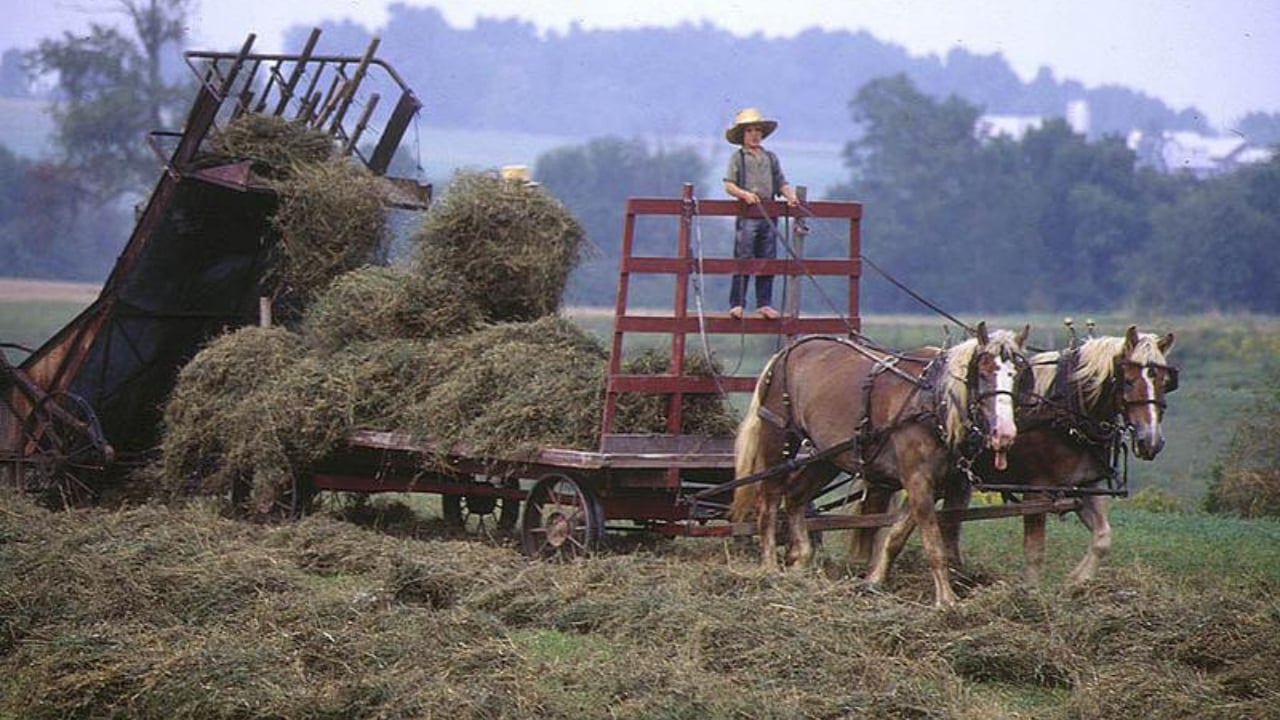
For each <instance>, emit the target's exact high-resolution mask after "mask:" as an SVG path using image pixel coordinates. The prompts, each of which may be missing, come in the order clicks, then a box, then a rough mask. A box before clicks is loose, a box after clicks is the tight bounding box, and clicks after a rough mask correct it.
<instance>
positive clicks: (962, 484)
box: [939, 478, 973, 570]
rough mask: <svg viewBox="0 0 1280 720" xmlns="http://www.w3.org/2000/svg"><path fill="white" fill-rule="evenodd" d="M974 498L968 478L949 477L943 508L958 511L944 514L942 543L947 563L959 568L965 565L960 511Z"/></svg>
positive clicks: (943, 498)
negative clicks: (962, 551)
mask: <svg viewBox="0 0 1280 720" xmlns="http://www.w3.org/2000/svg"><path fill="white" fill-rule="evenodd" d="M972 499H973V489H972V488H971V487H970V486H969V482H968V481H967V480H965V479H963V478H948V479H947V486H946V488H945V490H944V491H943V496H942V509H944V510H953V511H956V512H954V513H948V514H946V515H944V516H943V519H942V520H940V521H939V522H940V524H941V526H942V543H943V547H944V548H945V551H946V556H947V564H948V565H949V566H950V567H952V568H955V569H957V570H959V569H960V568H962V567H964V558H963V557H962V556H961V555H960V525H961V518H960V516H959V514H958V512H959V511H960V510H963V509H965V508H967V507H969V501H970V500H972Z"/></svg>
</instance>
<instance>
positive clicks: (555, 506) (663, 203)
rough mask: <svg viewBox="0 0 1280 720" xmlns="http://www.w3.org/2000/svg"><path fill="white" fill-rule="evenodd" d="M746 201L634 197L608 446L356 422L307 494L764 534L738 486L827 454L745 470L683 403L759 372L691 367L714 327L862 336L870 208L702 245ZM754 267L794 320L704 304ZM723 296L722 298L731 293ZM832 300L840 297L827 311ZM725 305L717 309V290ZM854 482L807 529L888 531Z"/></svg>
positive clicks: (558, 541) (503, 521)
mask: <svg viewBox="0 0 1280 720" xmlns="http://www.w3.org/2000/svg"><path fill="white" fill-rule="evenodd" d="M742 211H743V207H742V206H741V205H740V204H739V203H737V202H735V201H728V200H700V199H697V198H695V197H694V194H693V187H692V186H691V185H685V186H684V187H683V189H682V193H681V196H680V197H677V198H631V199H630V200H628V202H627V205H626V212H625V222H624V226H623V236H622V246H621V256H620V266H619V276H618V293H617V299H616V305H615V307H614V313H613V317H612V341H611V344H610V348H609V349H610V354H609V366H608V372H607V374H606V387H605V399H604V403H603V410H602V413H601V422H600V433H599V437H600V443H599V446H598V447H597V448H596V449H594V450H581V449H572V448H557V447H543V448H537V449H534V450H529V451H524V452H512V453H510V454H502V455H497V456H495V455H492V454H486V455H477V454H475V453H474V452H472V451H470V450H469V449H468V448H466V447H460V446H453V447H447V446H442V445H440V444H437V443H435V442H433V441H432V439H431V438H424V437H416V436H414V435H412V434H408V433H401V432H384V431H358V432H355V433H353V434H352V435H350V436H349V437H348V439H347V443H346V446H345V448H343V449H342V450H341V451H340V452H337V453H334V454H332V455H331V456H330V457H329V458H327V459H326V460H324V461H322V462H321V463H320V464H319V465H318V466H317V467H316V468H315V472H314V474H313V475H312V476H311V478H310V482H309V483H308V484H307V487H306V488H304V489H299V491H298V493H297V495H298V496H299V497H302V498H305V497H306V495H307V494H309V493H312V492H316V491H340V492H357V493H383V492H424V493H435V494H439V495H440V496H441V499H442V506H443V512H444V515H445V518H446V520H447V521H449V522H450V523H451V524H453V525H455V526H462V525H464V524H466V522H467V521H468V518H469V517H471V516H475V517H476V518H478V519H479V520H480V522H491V523H492V525H493V527H495V528H497V529H500V530H512V529H515V527H516V525H517V523H518V524H519V534H520V538H521V544H522V546H523V549H524V551H525V553H526V554H528V555H529V556H531V557H545V556H559V555H584V554H589V553H590V552H592V551H593V550H594V549H595V548H596V547H598V546H599V545H600V543H601V542H602V541H603V540H604V538H605V536H606V533H607V532H609V531H611V532H633V533H634V532H640V533H651V534H657V535H661V536H668V537H676V536H693V537H712V536H719V537H725V536H739V535H750V534H754V533H755V532H756V527H755V524H754V523H741V522H739V523H734V522H730V521H729V520H728V518H727V510H728V505H729V502H730V500H731V498H732V493H733V489H734V488H735V486H737V485H739V484H741V483H743V482H755V481H759V480H760V479H763V477H766V476H768V475H770V474H774V473H779V472H783V471H787V470H791V469H795V466H796V464H803V463H806V462H812V461H815V460H817V459H820V458H819V457H818V456H816V455H809V456H805V455H801V456H799V457H798V458H797V459H795V460H793V461H792V462H791V463H790V464H789V467H785V468H784V467H780V468H772V469H770V470H767V471H765V472H764V473H762V474H761V475H760V476H758V477H752V478H745V479H735V477H734V457H733V437H732V436H704V435H691V434H685V433H682V432H681V424H682V417H681V415H682V409H683V408H684V401H685V399H686V398H688V397H690V396H697V395H717V394H718V395H730V394H746V393H750V392H751V391H753V389H754V387H755V382H756V379H757V376H756V374H745V375H744V374H715V375H708V374H698V373H695V372H691V368H690V363H689V362H688V357H689V354H690V353H695V352H698V351H699V350H701V349H702V346H703V345H704V343H706V342H707V338H708V337H710V336H721V337H723V336H729V337H732V338H739V339H745V338H747V337H755V338H762V339H764V340H766V341H772V342H773V343H774V344H775V345H778V346H780V345H781V344H782V343H785V342H787V341H789V340H791V339H794V338H796V337H799V336H804V335H814V334H825V335H849V334H851V333H857V332H858V331H859V330H860V329H861V321H860V317H859V311H858V281H859V278H860V276H861V261H860V252H859V250H860V220H861V216H862V206H861V205H860V204H859V203H856V202H835V201H817V202H808V203H806V204H805V210H804V213H805V214H804V217H803V218H801V217H798V216H796V215H795V214H794V212H795V211H794V210H792V209H790V208H788V207H787V205H786V204H785V203H779V202H769V203H766V204H765V205H764V208H763V211H764V212H766V213H768V214H769V216H770V217H774V218H777V219H778V220H779V227H780V229H781V231H782V232H783V233H784V235H785V240H786V243H785V245H786V246H787V247H788V248H789V252H788V255H789V256H788V257H785V258H780V259H775V260H744V261H739V260H734V259H728V258H707V257H704V256H703V255H702V254H701V252H700V241H699V239H698V235H699V233H698V231H697V228H698V227H699V223H700V222H701V221H703V220H705V219H708V218H734V217H737V216H738V215H739V214H740V213H741V212H742ZM755 212H760V210H758V209H757V210H755ZM646 224H647V229H648V230H649V231H650V234H652V230H653V229H654V228H655V227H657V228H658V229H659V235H664V234H665V236H666V237H667V240H666V241H665V242H661V241H660V242H657V243H654V242H653V240H652V238H650V239H649V241H648V242H646V243H645V246H647V247H650V248H652V247H653V246H654V245H655V244H656V245H657V246H660V247H665V248H672V249H673V250H672V251H671V252H667V253H655V252H653V251H650V253H649V254H643V253H642V252H640V251H639V250H638V247H639V246H640V243H638V242H637V236H638V234H639V231H638V228H641V227H645V226H646ZM815 226H825V228H824V229H825V230H827V231H828V232H826V233H824V236H826V237H841V238H845V242H844V243H843V245H844V246H843V247H841V248H837V249H836V250H837V251H838V254H833V253H832V249H831V248H827V249H826V252H827V256H815V257H809V256H806V250H805V236H806V234H807V232H808V231H809V230H811V229H812V228H813V227H815ZM744 271H745V272H746V273H748V274H759V273H772V274H774V275H776V276H780V277H782V278H785V285H786V288H785V290H784V297H785V298H786V302H785V305H784V311H783V313H782V317H781V318H779V319H776V320H770V319H765V318H763V317H751V316H748V317H745V318H743V319H735V318H731V317H729V316H728V314H727V313H725V312H723V311H721V312H705V311H703V310H702V308H703V307H704V305H705V304H706V303H705V302H704V300H705V298H704V297H703V296H702V295H701V290H700V288H703V287H705V284H704V283H705V280H706V278H708V277H715V276H725V277H727V276H730V275H734V274H739V273H743V272H744ZM643 278H649V279H652V278H665V279H666V280H667V283H666V284H667V287H668V288H669V290H670V292H671V297H672V304H671V306H670V308H669V309H663V310H661V311H659V310H654V309H652V308H648V309H642V310H637V309H636V308H634V307H633V306H632V304H631V302H630V297H631V293H632V290H633V287H634V285H635V284H636V282H637V281H640V280H641V279H643ZM802 281H803V282H802ZM815 283H816V284H815ZM806 284H807V285H809V286H810V287H815V288H818V289H819V291H820V292H821V294H822V295H823V299H825V300H827V301H828V305H829V310H828V311H827V312H825V313H823V314H813V315H806V314H805V313H804V312H802V310H801V307H802V304H801V303H800V294H801V288H802V286H805V285H806ZM823 288H825V289H823ZM837 288H838V289H837ZM716 298H717V300H720V299H721V298H720V297H719V295H718V294H717V295H716ZM833 298H839V299H838V301H835V300H833ZM713 302H715V301H713ZM833 302H838V304H839V305H840V306H839V307H830V304H831V303H833ZM809 305H815V306H816V305H820V303H809ZM715 306H716V307H719V304H718V302H717V303H716V305H715ZM632 335H641V336H656V337H658V338H660V339H661V340H663V342H661V343H660V344H661V346H662V347H664V348H665V349H666V350H667V351H669V352H670V358H669V368H670V370H669V371H668V372H666V373H664V374H661V375H651V374H628V373H626V372H625V371H624V365H623V362H622V357H623V351H624V345H625V340H626V338H627V337H629V336H632ZM628 393H640V394H648V395H657V396H660V397H661V398H663V399H664V400H665V402H666V406H667V412H666V423H667V428H666V432H665V433H661V434H627V433H619V432H615V420H616V416H617V410H618V401H619V398H620V397H621V396H623V395H625V394H628ZM427 468H430V469H427ZM852 480H853V479H852V478H849V477H848V476H842V477H841V478H837V480H835V481H834V482H833V483H832V484H831V485H829V486H828V487H827V488H826V489H825V490H824V491H823V493H821V496H820V498H819V501H818V502H817V503H815V506H814V508H813V510H812V513H811V517H810V527H811V528H813V529H814V531H815V532H821V531H823V530H837V529H849V528H855V527H879V526H885V525H888V524H890V523H892V522H893V521H894V520H896V518H897V516H896V515H894V514H891V513H883V514H867V515H856V514H841V513H834V512H831V511H832V510H834V509H835V508H836V507H837V506H839V505H844V504H846V503H848V502H849V501H850V500H851V499H852V498H851V492H850V491H849V488H848V487H846V486H849V485H851V484H852ZM521 505H523V514H521V512H520V508H521ZM1075 507H1077V504H1076V501H1074V500H1049V501H1043V502H1024V503H1017V504H1007V505H999V506H987V507H975V508H969V509H966V510H964V511H961V515H962V519H965V520H975V519H985V518H996V517H1008V516H1012V515H1022V514H1028V513H1044V512H1058V513H1060V512H1066V511H1069V510H1072V509H1075Z"/></svg>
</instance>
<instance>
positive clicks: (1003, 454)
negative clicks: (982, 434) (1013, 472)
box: [987, 430, 1016, 471]
mask: <svg viewBox="0 0 1280 720" xmlns="http://www.w3.org/2000/svg"><path fill="white" fill-rule="evenodd" d="M1015 438H1016V435H1015V433H1012V432H1000V431H999V430H996V431H993V432H992V433H991V435H990V436H988V438H987V448H988V449H990V450H991V464H992V465H994V466H995V469H996V470H1000V471H1004V470H1006V469H1008V467H1009V448H1011V447H1013V441H1014V439H1015Z"/></svg>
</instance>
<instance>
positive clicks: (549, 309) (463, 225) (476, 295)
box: [415, 173, 586, 322]
mask: <svg viewBox="0 0 1280 720" xmlns="http://www.w3.org/2000/svg"><path fill="white" fill-rule="evenodd" d="M585 241H586V235H585V232H584V230H583V229H582V226H581V225H580V224H579V223H578V221H577V220H576V219H575V218H574V217H573V215H572V214H571V213H570V212H569V211H568V210H567V209H566V208H565V207H564V205H562V204H561V203H560V202H559V201H558V200H556V199H555V198H554V197H553V196H552V195H551V194H550V193H548V192H547V191H546V190H545V189H543V188H542V187H541V186H537V185H532V184H527V183H523V182H515V181H509V180H502V179H500V178H498V177H496V176H494V175H491V174H487V173H458V174H457V175H455V176H454V178H453V180H452V181H451V182H450V184H449V190H448V191H447V192H446V193H445V195H444V197H443V198H441V200H440V201H439V202H437V203H435V204H434V205H433V206H432V208H431V210H430V211H429V212H428V213H427V217H426V220H425V221H424V223H423V226H422V229H421V231H420V233H419V237H418V245H417V250H416V252H417V255H416V258H415V262H416V264H417V267H418V268H419V270H418V273H419V274H422V275H427V274H430V273H432V272H435V271H437V270H440V269H444V270H446V271H448V272H450V273H451V274H452V275H455V276H459V277H465V278H467V279H468V280H469V281H470V291H471V293H472V298H473V299H474V300H475V301H476V302H477V303H478V304H479V305H480V307H481V308H482V310H483V313H484V315H485V318H486V319H487V320H490V321H495V322H504V321H520V320H533V319H536V318H539V317H542V316H544V315H550V314H553V313H555V312H556V311H557V310H558V309H559V307H560V301H561V295H562V294H563V292H564V287H565V283H566V282H567V281H568V278H569V274H570V272H572V271H573V268H574V267H576V266H577V264H578V261H579V259H580V258H581V256H582V254H583V244H584V243H585Z"/></svg>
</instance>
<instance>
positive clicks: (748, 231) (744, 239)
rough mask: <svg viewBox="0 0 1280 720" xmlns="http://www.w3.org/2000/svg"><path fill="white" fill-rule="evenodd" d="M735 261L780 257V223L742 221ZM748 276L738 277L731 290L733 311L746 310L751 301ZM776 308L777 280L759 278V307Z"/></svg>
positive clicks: (770, 277)
mask: <svg viewBox="0 0 1280 720" xmlns="http://www.w3.org/2000/svg"><path fill="white" fill-rule="evenodd" d="M733 256H734V257H735V258H739V259H740V258H766V259H770V260H772V259H774V258H776V257H778V226H777V220H772V219H770V220H766V219H765V218H738V223H737V231H736V233H735V236H734V241H733ZM747 277H748V276H746V275H734V276H733V285H732V286H731V287H730V288H729V307H731V308H732V307H742V306H744V305H746V302H745V301H746V299H747ZM772 304H773V276H772V275H757V276H756V307H758V308H761V307H764V306H765V305H772Z"/></svg>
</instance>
